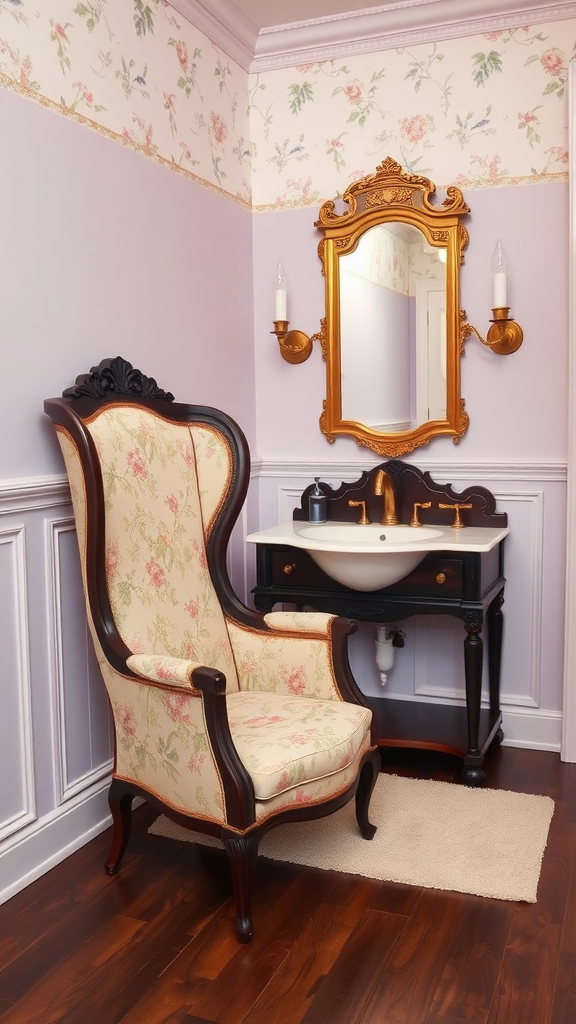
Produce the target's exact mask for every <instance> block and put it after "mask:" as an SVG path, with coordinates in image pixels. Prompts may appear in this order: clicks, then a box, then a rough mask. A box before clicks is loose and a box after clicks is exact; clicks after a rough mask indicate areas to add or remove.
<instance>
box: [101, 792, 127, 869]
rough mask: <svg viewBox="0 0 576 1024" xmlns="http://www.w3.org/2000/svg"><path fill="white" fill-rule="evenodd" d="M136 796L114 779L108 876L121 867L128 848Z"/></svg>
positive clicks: (107, 863) (111, 798)
mask: <svg viewBox="0 0 576 1024" xmlns="http://www.w3.org/2000/svg"><path fill="white" fill-rule="evenodd" d="M133 799H134V796H133V794H132V793H130V792H129V790H128V789H127V787H126V783H124V782H121V781H120V780H119V779H112V783H111V785H110V792H109V793H108V803H109V805H110V810H111V812H112V824H113V827H114V831H113V834H112V846H111V847H110V853H109V854H108V859H107V861H106V863H105V865H104V868H105V871H106V874H107V875H114V874H115V873H116V871H117V870H118V868H119V867H120V861H121V860H122V857H123V855H124V851H125V849H126V847H127V846H128V840H129V839H130V831H131V829H132V800H133Z"/></svg>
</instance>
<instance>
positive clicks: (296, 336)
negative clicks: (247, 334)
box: [270, 320, 325, 363]
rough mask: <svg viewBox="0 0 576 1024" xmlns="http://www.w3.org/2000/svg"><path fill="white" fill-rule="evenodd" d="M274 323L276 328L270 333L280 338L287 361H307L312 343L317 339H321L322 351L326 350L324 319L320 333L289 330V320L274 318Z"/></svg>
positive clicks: (279, 342)
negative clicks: (310, 333)
mask: <svg viewBox="0 0 576 1024" xmlns="http://www.w3.org/2000/svg"><path fill="white" fill-rule="evenodd" d="M273 323H274V330H273V331H271V332H270V333H271V334H275V335H276V337H277V338H278V344H279V346H280V355H281V356H282V358H283V359H285V360H286V362H287V363H305V362H306V360H307V359H308V357H309V356H310V355H311V354H312V345H313V343H314V342H315V341H319V342H320V344H321V345H322V352H324V351H325V348H324V324H325V321H324V320H323V321H322V326H321V329H320V330H319V331H318V333H317V334H312V335H308V334H304V331H289V330H288V324H289V321H288V320H274V321H273Z"/></svg>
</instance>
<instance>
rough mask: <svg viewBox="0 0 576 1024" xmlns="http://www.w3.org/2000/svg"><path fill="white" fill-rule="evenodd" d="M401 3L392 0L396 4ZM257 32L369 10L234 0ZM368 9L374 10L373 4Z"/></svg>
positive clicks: (303, 1) (305, 1)
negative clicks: (277, 26) (276, 26)
mask: <svg viewBox="0 0 576 1024" xmlns="http://www.w3.org/2000/svg"><path fill="white" fill-rule="evenodd" d="M402 2H403V0H393V3H396V4H400V3H402ZM235 3H236V4H237V6H238V7H240V8H241V9H242V10H243V11H244V13H245V14H247V15H248V17H249V18H250V19H251V20H252V21H253V22H254V24H255V25H256V27H257V28H258V29H259V30H262V29H263V28H270V27H271V26H275V25H286V24H293V23H294V22H299V21H311V20H313V19H315V18H325V17H329V16H330V15H331V14H348V13H349V12H350V11H365V10H366V9H369V8H370V6H371V5H370V4H367V3H366V0H235ZM372 7H374V8H375V7H377V4H373V5H372Z"/></svg>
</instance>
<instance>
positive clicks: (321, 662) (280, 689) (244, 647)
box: [228, 612, 342, 700]
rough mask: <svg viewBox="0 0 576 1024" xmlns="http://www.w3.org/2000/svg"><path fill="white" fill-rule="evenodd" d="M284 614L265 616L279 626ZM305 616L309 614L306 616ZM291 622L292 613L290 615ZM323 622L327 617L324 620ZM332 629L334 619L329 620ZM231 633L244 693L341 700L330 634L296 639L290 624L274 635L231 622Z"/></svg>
mask: <svg viewBox="0 0 576 1024" xmlns="http://www.w3.org/2000/svg"><path fill="white" fill-rule="evenodd" d="M283 614H284V613H282V612H278V613H274V616H266V621H268V620H269V619H270V618H271V617H273V618H274V625H275V626H277V624H278V623H280V621H281V616H282V615H283ZM303 614H304V615H306V614H307V613H303ZM287 615H288V617H289V619H290V617H291V615H292V613H291V612H288V613H287ZM321 618H322V619H324V618H325V616H323V615H322V616H321ZM326 619H327V620H328V622H327V623H326V626H328V627H329V625H330V623H331V622H332V621H333V619H334V616H326ZM228 633H229V635H230V641H231V644H232V650H233V651H234V659H235V661H236V668H237V671H238V678H239V681H240V689H241V690H258V691H269V692H273V693H285V694H291V695H292V696H296V697H297V696H300V697H314V698H316V699H319V700H341V699H342V698H341V697H340V693H339V691H338V687H337V685H336V679H335V677H334V669H333V663H332V639H331V634H330V630H329V628H328V630H327V632H326V633H325V634H324V635H322V634H318V633H317V632H316V635H315V634H314V631H312V632H311V633H310V634H308V635H306V634H303V635H302V636H297V635H295V634H294V627H293V626H292V625H290V623H288V630H287V631H286V632H285V633H284V632H283V631H282V629H281V628H279V627H277V631H275V632H273V633H265V632H259V631H256V630H251V629H247V628H245V627H244V626H240V625H238V623H235V622H230V621H228Z"/></svg>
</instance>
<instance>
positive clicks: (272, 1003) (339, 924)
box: [244, 904, 363, 1024]
mask: <svg viewBox="0 0 576 1024" xmlns="http://www.w3.org/2000/svg"><path fill="white" fill-rule="evenodd" d="M362 914H363V911H360V910H358V909H356V910H351V909H350V907H345V908H343V909H340V908H338V907H336V906H334V905H327V904H322V905H321V906H320V907H318V909H317V910H316V911H315V913H314V914H313V915H312V917H311V918H310V920H309V921H308V922H307V924H306V925H305V927H304V928H303V930H302V931H301V932H300V934H299V935H298V937H297V939H296V941H295V942H294V944H293V946H292V948H291V950H290V952H289V954H288V956H287V957H286V959H285V960H284V962H283V963H282V964H281V966H280V968H279V969H278V970H277V971H276V973H275V974H274V976H273V978H272V979H271V981H270V982H269V984H268V985H267V986H266V988H265V989H264V991H263V992H262V994H261V996H260V997H259V998H258V1000H257V1001H256V1003H255V1004H254V1006H253V1007H252V1010H251V1011H250V1012H249V1013H248V1016H247V1017H245V1018H244V1024H270V1022H271V1021H290V1024H299V1022H300V1021H301V1020H302V1018H303V1017H304V1015H305V1013H306V1011H307V1009H308V1007H309V1006H310V1005H311V1003H312V1000H313V999H314V996H315V994H316V992H317V990H318V988H319V986H320V985H321V983H322V981H323V979H324V977H325V976H326V975H327V974H328V973H329V972H330V970H331V969H332V967H333V966H334V963H335V961H336V959H337V957H338V956H339V954H340V952H341V949H342V947H343V946H344V945H345V943H346V941H347V940H348V938H349V936H350V935H351V933H352V931H353V930H354V928H355V926H356V925H357V924H358V921H359V919H360V917H361V916H362Z"/></svg>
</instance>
